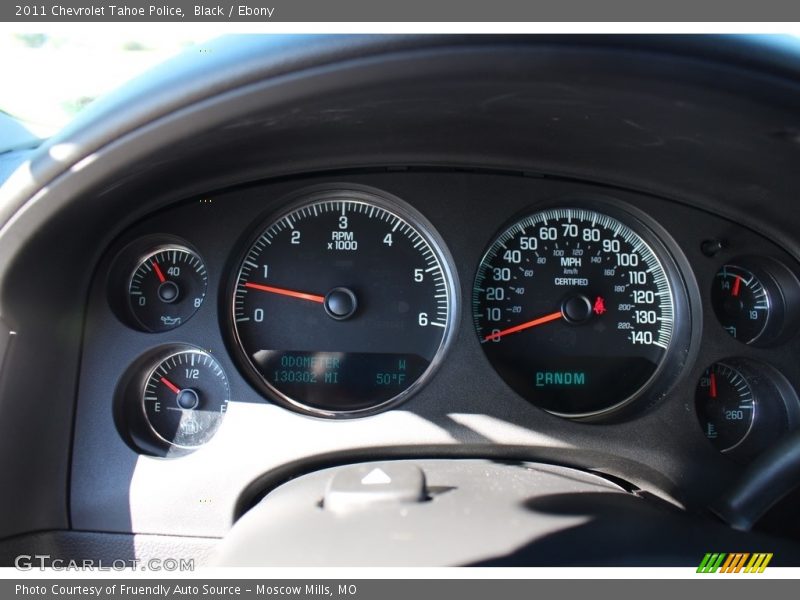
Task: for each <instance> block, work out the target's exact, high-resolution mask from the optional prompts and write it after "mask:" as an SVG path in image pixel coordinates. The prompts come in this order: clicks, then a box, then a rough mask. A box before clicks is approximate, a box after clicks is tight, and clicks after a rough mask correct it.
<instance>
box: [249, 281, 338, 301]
mask: <svg viewBox="0 0 800 600" xmlns="http://www.w3.org/2000/svg"><path fill="white" fill-rule="evenodd" d="M244 287H246V288H250V289H253V290H259V291H262V292H269V293H270V294H280V295H281V296H289V297H290V298H299V299H300V300H310V301H311V302H319V303H323V302H325V296H317V295H316V294H306V293H304V292H296V291H294V290H287V289H284V288H277V287H272V286H269V285H261V284H260V283H250V282H249V281H248V282H247V283H245V284H244Z"/></svg>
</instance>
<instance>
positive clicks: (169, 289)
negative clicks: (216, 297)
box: [128, 245, 208, 332]
mask: <svg viewBox="0 0 800 600" xmlns="http://www.w3.org/2000/svg"><path fill="white" fill-rule="evenodd" d="M207 284H208V275H207V274H206V268H205V266H204V265H203V261H202V260H201V259H200V257H199V256H198V255H197V254H196V253H195V252H193V251H192V250H189V249H188V248H186V247H184V246H177V245H176V246H164V247H161V248H158V249H156V250H154V251H152V252H150V253H149V254H147V255H146V256H145V257H144V258H143V259H141V260H140V261H139V263H138V264H137V266H136V269H135V270H134V271H133V274H132V275H131V278H130V283H129V285H128V299H129V305H130V308H131V312H132V314H133V316H134V317H135V319H136V321H137V322H138V324H139V325H140V326H141V327H142V328H144V329H145V330H146V331H151V332H159V331H167V330H169V329H174V328H175V327H178V326H179V325H182V324H183V323H185V322H186V321H187V320H188V319H189V318H191V317H192V315H194V313H195V312H196V311H197V309H198V308H200V306H201V305H202V304H203V299H204V298H205V295H206V287H207Z"/></svg>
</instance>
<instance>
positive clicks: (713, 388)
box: [708, 373, 717, 398]
mask: <svg viewBox="0 0 800 600" xmlns="http://www.w3.org/2000/svg"><path fill="white" fill-rule="evenodd" d="M710 379H711V381H710V382H709V383H710V385H709V389H708V395H709V396H711V397H712V398H716V397H717V378H716V376H715V375H714V373H712V374H711V378H710Z"/></svg>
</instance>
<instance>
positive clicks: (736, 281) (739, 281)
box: [731, 275, 742, 297]
mask: <svg viewBox="0 0 800 600" xmlns="http://www.w3.org/2000/svg"><path fill="white" fill-rule="evenodd" d="M741 284H742V278H741V277H739V276H738V275H737V276H736V279H734V281H733V289H732V290H731V296H734V297H736V296H738V295H739V286H740V285H741Z"/></svg>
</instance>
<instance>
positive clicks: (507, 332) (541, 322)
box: [483, 310, 562, 342]
mask: <svg viewBox="0 0 800 600" xmlns="http://www.w3.org/2000/svg"><path fill="white" fill-rule="evenodd" d="M560 318H562V314H561V311H560V310H559V311H558V312H554V313H550V314H549V315H545V316H543V317H539V318H538V319H533V320H532V321H527V322H525V323H522V324H521V325H515V326H514V327H509V328H508V329H502V330H500V331H498V332H497V333H490V334H489V335H487V336H486V337H485V338H483V341H484V342H488V341H489V340H496V339H498V338H501V337H503V336H505V335H510V334H512V333H517V332H518V331H523V330H525V329H530V328H531V327H536V326H537V325H544V324H545V323H549V322H550V321H557V320H558V319H560Z"/></svg>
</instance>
